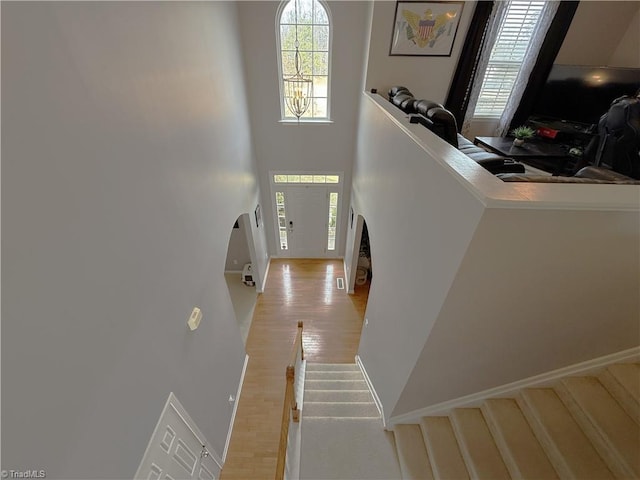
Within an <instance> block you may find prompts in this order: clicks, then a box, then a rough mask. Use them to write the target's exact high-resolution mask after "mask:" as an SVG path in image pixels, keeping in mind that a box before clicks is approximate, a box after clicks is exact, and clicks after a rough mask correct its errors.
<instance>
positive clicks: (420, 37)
mask: <svg viewBox="0 0 640 480" xmlns="http://www.w3.org/2000/svg"><path fill="white" fill-rule="evenodd" d="M463 6H464V2H396V13H395V17H394V20H393V36H392V37H391V49H390V51H389V55H412V56H415V55H424V56H439V57H449V56H451V50H452V49H453V41H454V40H455V38H456V33H457V32H458V25H459V24H460V17H461V15H462V7H463Z"/></svg>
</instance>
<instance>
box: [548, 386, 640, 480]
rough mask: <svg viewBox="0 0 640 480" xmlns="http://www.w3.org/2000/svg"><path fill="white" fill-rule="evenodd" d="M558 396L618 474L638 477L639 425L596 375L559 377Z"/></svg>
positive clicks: (639, 459)
mask: <svg viewBox="0 0 640 480" xmlns="http://www.w3.org/2000/svg"><path fill="white" fill-rule="evenodd" d="M561 385H562V386H563V387H564V388H562V389H560V393H561V397H562V398H563V400H565V403H566V405H567V407H568V408H569V410H570V411H571V412H572V413H573V414H574V418H575V419H576V420H577V421H578V423H579V424H580V425H581V427H582V429H583V431H584V432H585V433H586V434H587V436H588V437H589V438H591V440H592V442H593V444H594V446H595V447H596V450H598V452H599V453H600V455H601V456H602V457H603V458H604V459H605V461H607V463H608V464H609V467H610V468H611V469H612V470H613V471H614V473H616V474H617V475H619V476H623V477H629V476H632V477H633V476H635V477H640V438H639V437H640V429H639V427H638V425H637V424H636V423H635V422H634V421H633V420H632V419H631V417H629V415H627V413H626V412H625V411H624V410H623V408H622V407H621V406H620V404H619V403H618V402H617V401H616V400H615V399H614V398H613V397H612V396H611V394H610V393H609V392H608V391H607V389H606V388H605V387H604V386H603V385H602V384H601V383H600V382H599V381H598V379H597V378H595V377H571V378H565V379H563V380H562V382H561Z"/></svg>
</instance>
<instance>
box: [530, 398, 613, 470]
mask: <svg viewBox="0 0 640 480" xmlns="http://www.w3.org/2000/svg"><path fill="white" fill-rule="evenodd" d="M518 404H519V405H520V408H521V409H522V411H523V413H524V414H525V417H526V418H527V420H528V421H529V424H530V425H531V427H532V429H533V431H534V432H535V434H536V436H537V437H538V439H539V440H540V443H541V444H542V447H543V448H544V450H545V452H546V453H547V456H548V457H549V459H550V460H551V462H552V464H553V466H554V468H555V469H556V471H557V472H558V474H559V475H560V477H561V478H589V479H596V478H602V479H604V478H614V477H613V474H612V472H611V470H609V468H608V467H607V465H606V464H605V462H604V461H603V460H602V458H601V457H600V455H598V453H597V452H596V450H595V448H594V447H593V445H592V444H591V442H590V441H589V439H588V438H587V437H586V435H585V434H584V433H583V431H582V429H581V428H580V426H579V425H578V424H577V423H576V421H575V420H574V419H573V417H572V415H571V413H569V411H568V410H567V408H566V407H565V406H564V404H563V403H562V401H561V400H560V398H559V397H558V395H557V394H556V392H555V391H554V390H553V389H551V388H532V389H524V390H523V391H522V392H521V395H520V397H519V399H518Z"/></svg>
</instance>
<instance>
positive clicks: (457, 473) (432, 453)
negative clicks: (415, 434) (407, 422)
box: [420, 417, 469, 479]
mask: <svg viewBox="0 0 640 480" xmlns="http://www.w3.org/2000/svg"><path fill="white" fill-rule="evenodd" d="M420 425H421V427H422V434H423V437H424V443H425V445H426V447H427V454H428V455H429V459H430V460H431V467H432V469H433V474H434V477H436V478H455V479H468V478H469V473H468V472H467V468H466V466H465V464H464V460H463V459H462V454H461V453H460V448H459V446H458V442H457V440H456V437H455V434H454V433H453V427H452V426H451V422H450V421H449V418H447V417H423V418H422V419H421V420H420Z"/></svg>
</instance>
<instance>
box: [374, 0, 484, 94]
mask: <svg viewBox="0 0 640 480" xmlns="http://www.w3.org/2000/svg"><path fill="white" fill-rule="evenodd" d="M475 4H476V2H464V7H463V10H462V17H461V19H460V24H459V27H458V33H457V35H456V38H455V41H454V44H453V51H452V52H451V56H450V57H429V56H416V57H409V56H395V55H394V56H390V55H389V48H390V46H391V37H392V33H393V22H394V15H395V11H396V2H395V1H387V0H376V1H375V2H374V10H373V21H372V27H371V39H370V45H369V62H368V69H367V78H366V83H365V86H366V90H367V91H370V90H371V89H372V88H377V89H378V93H379V94H381V95H386V94H387V92H388V91H389V88H390V87H392V86H393V85H404V86H405V87H407V88H408V89H409V90H411V92H412V93H413V94H414V95H415V96H416V98H427V99H429V100H433V101H435V102H440V103H444V101H445V100H446V98H447V93H448V92H449V86H450V85H451V79H452V77H453V74H454V73H455V71H456V66H457V64H458V57H459V56H460V50H461V49H462V46H463V44H464V39H465V37H466V35H467V30H468V29H469V23H470V21H471V17H472V16H473V12H474V10H475Z"/></svg>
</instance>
